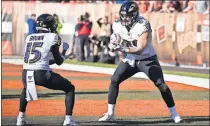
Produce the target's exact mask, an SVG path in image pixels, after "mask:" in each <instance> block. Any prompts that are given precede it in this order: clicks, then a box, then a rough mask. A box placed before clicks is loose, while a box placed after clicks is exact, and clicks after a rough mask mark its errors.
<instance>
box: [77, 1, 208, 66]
mask: <svg viewBox="0 0 210 126" xmlns="http://www.w3.org/2000/svg"><path fill="white" fill-rule="evenodd" d="M118 2H120V1H118ZM121 2H122V1H121ZM137 3H138V4H139V11H140V13H150V12H161V13H172V12H180V13H191V12H197V13H200V14H204V15H206V14H208V13H209V3H208V1H188V0H185V1H181V0H170V1H137ZM89 16H90V15H88V17H86V16H85V15H84V16H83V15H81V16H80V18H79V19H78V24H77V26H76V28H75V33H76V34H75V36H74V45H75V46H76V47H75V50H76V53H75V54H76V55H75V58H76V59H77V60H78V61H88V62H102V63H115V64H118V63H119V61H120V60H121V59H122V58H123V56H124V54H122V53H121V52H112V51H110V50H109V48H108V44H109V36H110V35H111V34H112V28H111V26H112V22H109V21H110V20H109V17H108V16H104V17H103V18H99V19H98V20H97V22H91V21H89ZM115 18H118V16H117V14H116V16H115ZM83 21H84V22H83ZM88 22H91V27H90V26H89V27H88V28H86V27H87V24H88ZM92 23H96V24H97V25H98V26H99V27H100V30H99V31H97V32H94V31H92V32H91V30H92ZM78 25H79V27H78ZM84 32H85V33H84ZM84 34H85V35H84ZM84 36H86V38H89V39H84ZM87 36H88V37H87ZM85 45H86V47H87V49H86V50H87V54H88V55H86V57H85V54H84V46H85Z"/></svg>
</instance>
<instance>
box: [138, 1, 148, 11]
mask: <svg viewBox="0 0 210 126" xmlns="http://www.w3.org/2000/svg"><path fill="white" fill-rule="evenodd" d="M138 4H139V12H140V13H145V12H147V11H148V8H149V1H146V0H145V1H138Z"/></svg>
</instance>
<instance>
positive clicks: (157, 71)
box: [99, 2, 182, 123]
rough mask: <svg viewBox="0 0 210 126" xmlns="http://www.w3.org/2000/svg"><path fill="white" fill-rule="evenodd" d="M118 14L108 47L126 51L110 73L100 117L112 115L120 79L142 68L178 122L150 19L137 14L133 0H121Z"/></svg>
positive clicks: (108, 118)
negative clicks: (153, 40)
mask: <svg viewBox="0 0 210 126" xmlns="http://www.w3.org/2000/svg"><path fill="white" fill-rule="evenodd" d="M119 15H120V19H119V20H118V21H115V22H114V23H113V31H114V33H113V35H111V40H110V45H109V47H110V48H111V49H112V50H119V51H121V52H124V53H126V54H127V55H126V57H125V58H124V59H123V60H122V62H121V63H120V64H119V65H118V67H117V69H116V70H115V72H114V74H113V75H112V77H111V84H110V87H109V93H108V112H107V113H105V114H104V116H103V117H102V118H100V119H99V121H111V120H113V119H114V111H115V104H116V100H117V96H118V92H119V85H120V83H121V82H123V81H124V80H126V79H128V78H129V77H131V76H133V75H134V74H136V73H137V72H144V73H145V74H146V75H147V76H148V77H149V79H150V80H152V81H153V83H154V84H155V86H156V87H157V88H158V89H159V91H160V93H161V95H162V98H163V100H164V101H165V103H166V105H167V106H168V108H169V111H170V114H171V117H172V119H173V120H174V122H175V123H179V122H180V121H181V120H182V119H181V118H180V116H179V115H178V114H177V112H176V109H175V103H174V100H173V96H172V93H171V91H170V89H169V87H168V86H167V85H166V83H165V81H164V78H163V72H162V68H161V66H160V64H159V61H158V58H157V55H156V52H155V50H154V48H153V45H152V30H151V26H150V23H149V21H148V20H146V19H145V18H144V17H142V16H139V7H138V4H137V3H135V2H125V3H123V4H122V6H121V8H120V11H119Z"/></svg>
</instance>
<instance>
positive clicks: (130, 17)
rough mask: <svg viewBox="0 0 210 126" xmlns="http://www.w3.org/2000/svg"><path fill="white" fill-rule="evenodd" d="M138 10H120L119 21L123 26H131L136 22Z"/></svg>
mask: <svg viewBox="0 0 210 126" xmlns="http://www.w3.org/2000/svg"><path fill="white" fill-rule="evenodd" d="M137 17H138V12H134V13H129V14H126V12H123V11H122V12H120V21H121V24H122V25H123V26H127V27H132V25H133V24H134V23H135V22H136V19H137Z"/></svg>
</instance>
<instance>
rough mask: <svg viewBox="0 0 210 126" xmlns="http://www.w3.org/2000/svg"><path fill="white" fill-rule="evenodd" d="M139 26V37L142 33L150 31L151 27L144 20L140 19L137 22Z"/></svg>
mask: <svg viewBox="0 0 210 126" xmlns="http://www.w3.org/2000/svg"><path fill="white" fill-rule="evenodd" d="M139 25H140V31H139V32H140V33H139V36H141V35H142V34H143V33H145V32H148V31H151V30H152V29H151V25H150V22H149V21H148V20H146V19H144V18H142V19H140V21H139Z"/></svg>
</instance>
